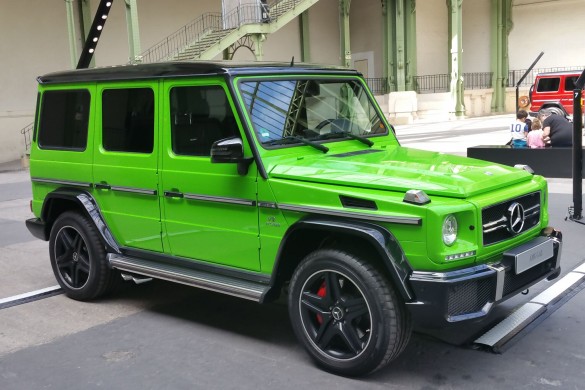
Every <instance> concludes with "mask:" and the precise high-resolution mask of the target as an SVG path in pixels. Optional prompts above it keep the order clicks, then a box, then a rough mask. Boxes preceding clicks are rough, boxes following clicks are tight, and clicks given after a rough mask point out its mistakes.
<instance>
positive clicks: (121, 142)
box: [102, 88, 154, 153]
mask: <svg viewBox="0 0 585 390" xmlns="http://www.w3.org/2000/svg"><path fill="white" fill-rule="evenodd" d="M153 145H154V92H153V91H152V89H150V88H129V89H107V90H105V91H104V92H103V94H102V146H103V147H104V149H105V150H108V151H112V152H132V153H152V149H153Z"/></svg>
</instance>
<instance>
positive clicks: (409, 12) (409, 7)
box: [404, 0, 417, 91]
mask: <svg viewBox="0 0 585 390" xmlns="http://www.w3.org/2000/svg"><path fill="white" fill-rule="evenodd" d="M404 9H405V32H406V42H405V43H406V52H405V53H406V75H405V78H406V90H407V91H414V90H415V89H416V88H415V82H414V78H415V76H416V74H417V67H416V62H417V57H416V0H410V1H409V0H406V4H405V7H404Z"/></svg>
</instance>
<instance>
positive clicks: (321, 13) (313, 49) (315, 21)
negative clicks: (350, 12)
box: [309, 0, 363, 65]
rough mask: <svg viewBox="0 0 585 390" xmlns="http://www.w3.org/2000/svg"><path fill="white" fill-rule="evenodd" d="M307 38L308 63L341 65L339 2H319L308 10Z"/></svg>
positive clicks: (323, 0) (332, 0)
mask: <svg viewBox="0 0 585 390" xmlns="http://www.w3.org/2000/svg"><path fill="white" fill-rule="evenodd" d="M360 1H363V0H360ZM355 4H356V2H353V4H352V6H355ZM350 28H351V27H350ZM309 36H310V39H311V43H310V54H311V59H310V62H313V63H318V64H332V65H340V64H341V57H340V48H339V47H340V46H339V1H337V0H321V1H319V2H318V3H317V4H315V5H314V6H312V7H311V8H309Z"/></svg>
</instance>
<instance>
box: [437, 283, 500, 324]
mask: <svg viewBox="0 0 585 390" xmlns="http://www.w3.org/2000/svg"><path fill="white" fill-rule="evenodd" d="M495 288H496V284H495V279H494V278H487V279H481V280H470V281H466V282H462V283H457V284H455V285H453V286H450V287H449V301H448V306H447V312H448V314H449V316H458V315H462V314H470V313H476V312H478V311H480V310H481V309H482V308H483V307H484V305H485V304H486V303H488V302H490V301H493V300H494V296H495Z"/></svg>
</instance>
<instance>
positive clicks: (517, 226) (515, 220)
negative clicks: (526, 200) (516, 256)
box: [508, 202, 524, 234]
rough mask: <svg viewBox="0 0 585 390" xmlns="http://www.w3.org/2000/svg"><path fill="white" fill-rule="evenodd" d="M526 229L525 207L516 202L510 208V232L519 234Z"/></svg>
mask: <svg viewBox="0 0 585 390" xmlns="http://www.w3.org/2000/svg"><path fill="white" fill-rule="evenodd" d="M523 227H524V207H522V205H521V204H520V203H518V202H514V203H512V204H511V205H510V207H508V231H509V232H510V233H513V234H518V233H520V232H521V231H522V228H523Z"/></svg>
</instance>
